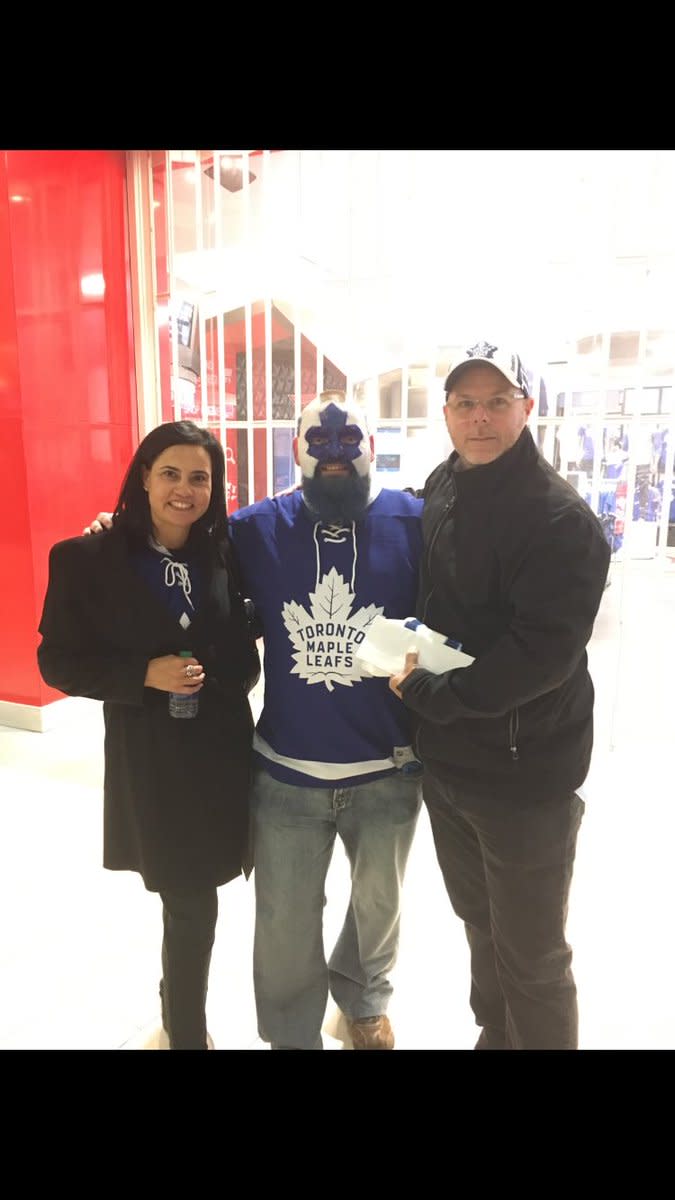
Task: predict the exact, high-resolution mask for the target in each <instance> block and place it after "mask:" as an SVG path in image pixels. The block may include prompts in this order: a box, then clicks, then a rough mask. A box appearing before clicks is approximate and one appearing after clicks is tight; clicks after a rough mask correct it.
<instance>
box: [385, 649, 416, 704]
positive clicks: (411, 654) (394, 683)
mask: <svg viewBox="0 0 675 1200" xmlns="http://www.w3.org/2000/svg"><path fill="white" fill-rule="evenodd" d="M418 657H419V656H418V653H417V651H416V650H409V651H408V653H407V654H406V656H405V666H404V668H403V670H402V671H399V673H398V675H392V677H391V679H390V680H389V687H390V688H391V690H392V692H395V693H396V695H397V696H398V698H399V700H402V699H403V696H402V695H401V692H400V691H399V688H400V686H401V684H402V683H403V680H404V679H407V678H408V676H409V674H410V672H411V671H414V670H415V668H416V667H418V666H419V663H418V661H417V659H418Z"/></svg>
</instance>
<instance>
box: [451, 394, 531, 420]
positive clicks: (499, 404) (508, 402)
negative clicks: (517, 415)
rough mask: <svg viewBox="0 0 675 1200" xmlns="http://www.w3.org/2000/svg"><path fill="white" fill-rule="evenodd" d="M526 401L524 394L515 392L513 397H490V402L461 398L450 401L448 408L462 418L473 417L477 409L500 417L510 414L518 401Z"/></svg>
mask: <svg viewBox="0 0 675 1200" xmlns="http://www.w3.org/2000/svg"><path fill="white" fill-rule="evenodd" d="M524 399H525V393H524V392H514V393H513V395H512V396H490V398H489V400H469V399H468V398H463V397H460V398H459V399H458V400H448V401H447V405H446V407H447V408H449V409H450V412H452V413H454V414H455V416H457V417H461V418H468V417H472V416H473V414H474V413H475V411H476V409H477V408H484V409H485V411H486V412H488V413H490V416H498V415H499V414H500V413H505V412H508V410H509V409H510V408H511V407H512V406H513V404H515V402H516V400H524Z"/></svg>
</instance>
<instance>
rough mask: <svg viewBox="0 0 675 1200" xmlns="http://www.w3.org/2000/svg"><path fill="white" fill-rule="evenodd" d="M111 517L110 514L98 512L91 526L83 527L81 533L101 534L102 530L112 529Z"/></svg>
mask: <svg viewBox="0 0 675 1200" xmlns="http://www.w3.org/2000/svg"><path fill="white" fill-rule="evenodd" d="M112 524H113V515H112V513H110V512H100V513H99V514H98V516H97V517H96V518H95V520H93V521H92V523H91V525H85V527H84V529H83V530H82V532H83V533H84V534H87V533H103V530H104V529H112Z"/></svg>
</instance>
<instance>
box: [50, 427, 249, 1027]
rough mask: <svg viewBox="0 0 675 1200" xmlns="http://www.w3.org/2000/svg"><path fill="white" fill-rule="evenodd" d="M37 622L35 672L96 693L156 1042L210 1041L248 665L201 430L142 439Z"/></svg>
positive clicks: (221, 477) (56, 570)
mask: <svg viewBox="0 0 675 1200" xmlns="http://www.w3.org/2000/svg"><path fill="white" fill-rule="evenodd" d="M40 633H41V635H42V641H41V644H40V646H39V649H38V664H39V668H40V672H41V674H42V677H43V679H44V680H45V682H46V683H48V684H50V685H51V686H52V687H55V688H58V689H59V690H60V691H62V692H65V693H67V694H68V695H71V696H88V697H91V698H93V699H94V700H102V701H103V717H104V725H105V742H104V759H105V775H104V840H103V865H104V867H106V868H108V869H110V870H113V871H115V870H117V871H124V870H126V871H136V872H138V873H139V874H140V876H141V878H142V879H143V882H144V884H145V887H146V888H147V889H148V891H151V892H158V893H159V896H160V898H161V901H162V906H163V921H164V936H163V941H162V950H161V963H162V977H161V982H160V997H161V1007H162V1025H163V1030H164V1035H163V1036H164V1040H165V1042H166V1043H168V1048H170V1049H172V1050H206V1049H207V1048H210V1045H211V1043H210V1039H209V1038H208V1035H207V1031H206V995H207V987H208V974H209V965H210V960H211V951H212V947H213V943H214V939H215V928H216V918H217V914H218V894H217V888H218V887H219V886H220V885H221V884H224V883H227V882H228V881H229V880H231V879H234V878H236V877H237V876H238V875H240V873H241V872H242V871H244V872H245V873H246V874H248V873H249V865H248V790H249V766H250V756H251V741H252V733H253V719H252V714H251V709H250V705H249V701H248V692H249V691H250V689H251V688H252V687H253V686H254V684H255V683H256V681H257V679H258V676H259V673H260V663H259V659H258V653H257V649H256V646H255V641H254V640H253V637H252V635H251V633H250V630H249V624H248V621H247V614H246V610H245V605H244V599H243V597H242V595H241V591H240V587H239V583H238V572H237V569H236V563H235V560H234V557H233V554H232V549H231V546H230V542H229V538H228V527H227V514H226V506H225V461H224V455H223V449H222V446H221V444H220V442H219V441H218V440H217V439H216V438H215V437H214V436H213V434H211V433H210V432H209V431H208V430H206V429H203V428H201V427H199V426H197V425H195V424H193V422H191V421H171V422H168V423H166V424H164V425H160V426H158V427H157V428H156V429H153V430H152V432H151V433H149V434H148V435H147V437H145V438H144V439H143V441H142V442H141V444H140V445H139V447H138V449H137V451H136V453H135V455H134V457H133V460H132V462H131V464H130V466H129V469H128V471H127V474H126V477H125V479H124V482H123V484H122V489H121V491H120V495H119V499H118V501H117V505H116V507H115V516H114V521H113V527H112V530H111V532H110V533H108V534H107V535H106V536H104V537H86V536H82V537H75V538H69V539H67V540H66V541H62V542H58V543H57V544H56V545H55V546H53V547H52V550H51V552H50V557H49V583H48V588H47V594H46V598H45V603H44V609H43V613H42V620H41V622H40ZM191 698H192V700H193V702H194V701H196V709H197V711H196V715H195V716H194V717H193V718H192V719H188V720H176V719H175V716H176V715H183V714H182V711H181V709H182V707H183V706H184V704H185V701H186V700H187V701H188V702H189V701H190V699H191ZM188 707H190V705H189V704H188ZM192 707H193V708H194V707H195V705H194V703H193V705H192Z"/></svg>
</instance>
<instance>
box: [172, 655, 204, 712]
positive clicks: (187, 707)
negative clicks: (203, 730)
mask: <svg viewBox="0 0 675 1200" xmlns="http://www.w3.org/2000/svg"><path fill="white" fill-rule="evenodd" d="M180 656H181V658H192V651H191V650H181V651H180ZM198 711H199V693H198V692H193V694H192V695H187V693H186V694H185V695H183V693H182V692H169V716H171V717H182V718H185V717H188V718H189V717H196V716H197V713H198Z"/></svg>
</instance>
